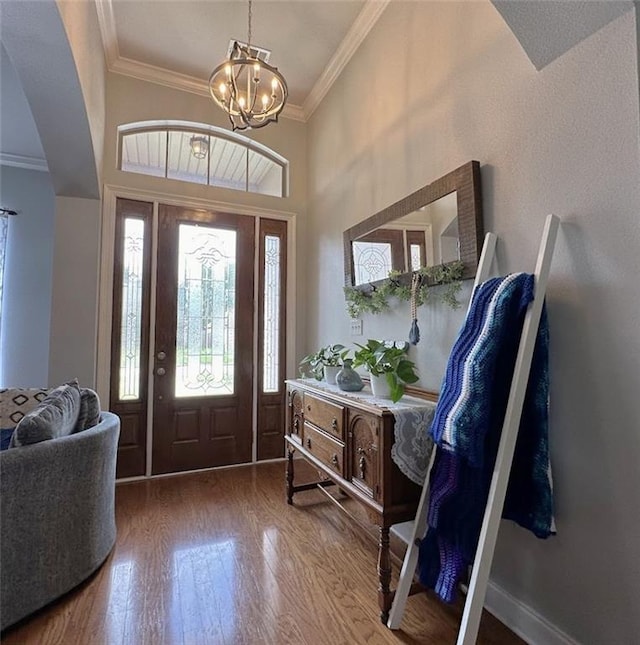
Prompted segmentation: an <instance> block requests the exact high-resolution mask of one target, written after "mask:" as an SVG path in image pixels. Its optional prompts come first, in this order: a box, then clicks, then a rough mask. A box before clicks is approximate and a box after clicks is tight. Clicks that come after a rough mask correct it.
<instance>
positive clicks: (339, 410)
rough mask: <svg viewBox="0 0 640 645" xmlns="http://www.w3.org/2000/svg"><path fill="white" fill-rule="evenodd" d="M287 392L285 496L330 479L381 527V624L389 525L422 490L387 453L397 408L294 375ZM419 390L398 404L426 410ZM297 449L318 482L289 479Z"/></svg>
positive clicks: (410, 514) (385, 608)
mask: <svg viewBox="0 0 640 645" xmlns="http://www.w3.org/2000/svg"><path fill="white" fill-rule="evenodd" d="M287 394H288V413H287V419H286V428H285V439H286V443H287V466H286V481H287V502H288V503H289V504H292V503H293V495H294V493H297V492H300V491H305V490H310V489H316V488H318V487H320V488H321V489H323V488H325V487H326V486H330V485H334V484H335V485H336V486H338V488H339V489H340V490H341V491H342V492H343V493H345V494H346V495H348V496H349V497H351V498H352V499H354V500H356V501H357V502H359V503H360V504H361V505H362V506H363V507H364V508H365V510H366V511H367V515H368V517H369V519H370V520H371V522H372V523H373V524H375V525H377V526H378V528H379V539H378V576H379V586H378V603H379V605H380V619H381V621H382V622H383V623H385V624H386V622H387V618H388V615H389V610H390V608H391V602H392V600H393V592H392V591H391V590H390V588H389V585H390V583H391V560H390V556H389V528H390V527H391V525H392V524H396V523H398V522H405V521H407V520H411V519H413V518H414V516H415V512H416V507H417V505H418V500H419V497H420V493H421V486H419V485H417V484H415V483H414V482H412V481H410V480H409V479H408V478H407V477H405V475H403V474H402V472H401V471H400V469H399V468H398V466H397V465H396V463H394V461H393V459H392V450H391V448H392V445H393V443H394V425H395V417H394V412H392V411H391V410H390V409H389V407H386V406H385V405H384V404H383V405H380V404H379V402H378V401H376V402H375V403H374V402H371V401H370V399H372V396H371V393H370V390H368V388H367V390H365V391H363V393H361V394H360V393H355V392H354V393H345V392H341V391H340V390H338V389H337V388H336V387H332V386H327V385H326V384H320V383H318V382H316V381H313V380H309V379H297V380H289V381H287ZM424 396H425V398H413V397H410V398H408V397H404V399H403V401H402V403H403V405H404V406H405V407H411V406H415V408H416V409H420V408H426V409H428V410H431V409H432V408H433V407H434V403H433V401H434V400H435V395H429V394H427V393H425V395H424ZM367 399H369V401H368V400H367ZM389 404H391V402H390V401H389ZM391 407H393V406H391ZM424 432H425V433H426V428H425V429H424ZM295 451H298V452H299V453H300V455H302V457H304V458H305V459H306V460H307V461H308V462H309V463H311V464H312V465H313V466H314V467H315V468H316V469H317V470H318V473H319V475H320V479H319V481H317V482H313V483H309V484H301V485H298V486H296V485H294V483H293V480H294V463H293V455H294V453H295ZM332 499H333V500H334V501H337V500H335V498H333V497H332Z"/></svg>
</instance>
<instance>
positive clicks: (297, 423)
mask: <svg viewBox="0 0 640 645" xmlns="http://www.w3.org/2000/svg"><path fill="white" fill-rule="evenodd" d="M293 429H294V430H295V431H296V432H298V430H299V429H300V419H298V418H297V417H296V418H295V419H294V420H293Z"/></svg>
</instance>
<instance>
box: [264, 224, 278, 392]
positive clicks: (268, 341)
mask: <svg viewBox="0 0 640 645" xmlns="http://www.w3.org/2000/svg"><path fill="white" fill-rule="evenodd" d="M280 261H281V253H280V238H279V237H277V236H276V235H265V238H264V356H263V357H262V361H263V367H262V369H263V379H262V383H263V386H262V390H263V392H277V391H278V389H279V387H278V377H279V374H280V362H279V359H280V342H279V341H280V292H281V285H280Z"/></svg>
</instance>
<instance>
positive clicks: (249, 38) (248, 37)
mask: <svg viewBox="0 0 640 645" xmlns="http://www.w3.org/2000/svg"><path fill="white" fill-rule="evenodd" d="M251 5H252V0H249V29H248V34H247V45H248V46H249V47H251V17H252V16H251V14H252V10H251Z"/></svg>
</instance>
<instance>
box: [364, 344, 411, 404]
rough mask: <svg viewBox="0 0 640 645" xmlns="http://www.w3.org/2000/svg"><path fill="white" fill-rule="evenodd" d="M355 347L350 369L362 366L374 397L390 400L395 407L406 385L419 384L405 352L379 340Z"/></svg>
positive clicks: (401, 348) (403, 349)
mask: <svg viewBox="0 0 640 645" xmlns="http://www.w3.org/2000/svg"><path fill="white" fill-rule="evenodd" d="M356 345H358V344H357V343H356ZM358 347H359V348H360V349H358V350H357V351H356V353H355V357H354V361H353V366H354V367H360V366H362V367H364V368H365V369H366V370H367V371H368V372H369V374H370V375H371V389H372V391H373V394H374V396H379V397H381V398H390V399H391V400H392V401H393V402H394V403H396V402H397V401H399V400H400V399H401V398H402V395H403V394H404V386H405V383H415V382H416V381H417V380H418V375H417V373H416V366H415V363H414V362H413V361H411V360H410V359H409V357H408V356H407V351H406V349H405V348H403V347H397V346H396V345H395V344H394V343H383V342H381V341H379V340H368V341H367V344H366V345H358Z"/></svg>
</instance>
